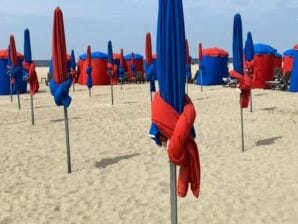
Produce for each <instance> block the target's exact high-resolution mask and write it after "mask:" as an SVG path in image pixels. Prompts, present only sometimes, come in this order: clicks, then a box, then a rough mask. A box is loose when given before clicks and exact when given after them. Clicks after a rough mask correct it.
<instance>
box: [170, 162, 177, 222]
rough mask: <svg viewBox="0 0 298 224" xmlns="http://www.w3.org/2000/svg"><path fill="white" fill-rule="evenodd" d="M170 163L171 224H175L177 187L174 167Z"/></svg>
mask: <svg viewBox="0 0 298 224" xmlns="http://www.w3.org/2000/svg"><path fill="white" fill-rule="evenodd" d="M169 163H170V201H171V224H177V187H176V182H177V180H176V165H175V164H173V163H172V162H169Z"/></svg>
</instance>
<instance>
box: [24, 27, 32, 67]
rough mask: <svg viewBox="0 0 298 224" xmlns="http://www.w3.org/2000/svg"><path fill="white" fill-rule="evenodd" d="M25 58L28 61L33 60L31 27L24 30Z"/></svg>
mask: <svg viewBox="0 0 298 224" xmlns="http://www.w3.org/2000/svg"><path fill="white" fill-rule="evenodd" d="M24 60H25V62H27V63H31V61H32V55H31V43H30V31H29V29H25V31H24Z"/></svg>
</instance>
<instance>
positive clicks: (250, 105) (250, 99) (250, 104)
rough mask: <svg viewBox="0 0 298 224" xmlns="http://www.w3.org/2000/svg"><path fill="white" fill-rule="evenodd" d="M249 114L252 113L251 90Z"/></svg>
mask: <svg viewBox="0 0 298 224" xmlns="http://www.w3.org/2000/svg"><path fill="white" fill-rule="evenodd" d="M250 112H252V90H250Z"/></svg>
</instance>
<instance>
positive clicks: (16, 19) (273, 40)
mask: <svg viewBox="0 0 298 224" xmlns="http://www.w3.org/2000/svg"><path fill="white" fill-rule="evenodd" d="M0 3H1V5H2V6H3V7H0V21H1V22H0V48H2V49H3V48H6V47H7V45H8V41H9V35H10V34H14V36H15V39H16V44H17V49H18V51H20V52H22V51H23V32H24V29H25V28H27V27H28V28H29V29H30V33H31V45H32V55H33V58H34V59H48V58H50V55H51V32H52V19H53V18H52V17H53V11H54V8H55V7H56V6H60V7H61V9H62V11H63V14H64V25H65V31H66V41H67V50H68V52H70V50H71V49H75V53H76V55H77V56H78V55H79V54H81V53H83V52H85V50H86V46H87V45H88V44H90V45H91V48H92V51H93V50H99V51H106V48H107V42H108V40H112V42H113V48H114V52H117V51H119V49H120V48H123V49H124V53H129V52H131V51H134V52H137V53H141V54H143V52H144V42H145V35H146V32H151V34H152V39H153V47H154V49H155V35H156V23H157V10H158V8H157V7H158V0H85V1H82V0H63V1H58V0H51V1H45V0H24V1H20V0H0ZM183 4H184V17H185V18H184V19H185V28H186V36H187V38H188V40H189V45H190V52H191V54H192V56H193V57H197V45H198V43H199V42H202V43H203V47H220V48H223V49H225V50H227V51H228V52H231V47H232V26H233V16H234V14H235V13H237V12H239V13H240V14H241V16H242V23H243V36H244V38H246V33H247V32H248V31H251V32H252V35H253V39H254V42H255V43H267V44H270V45H272V46H273V47H275V48H277V49H278V51H279V52H281V53H282V52H284V51H285V50H287V49H289V48H291V47H292V46H293V45H294V44H295V43H297V42H298V13H297V9H298V1H297V0H257V1H256V0H204V1H202V0H183Z"/></svg>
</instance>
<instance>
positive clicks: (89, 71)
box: [86, 66, 93, 89]
mask: <svg viewBox="0 0 298 224" xmlns="http://www.w3.org/2000/svg"><path fill="white" fill-rule="evenodd" d="M86 73H87V80H86V85H87V87H88V89H91V88H92V86H93V83H92V75H91V73H92V67H91V66H88V67H87V68H86Z"/></svg>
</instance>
